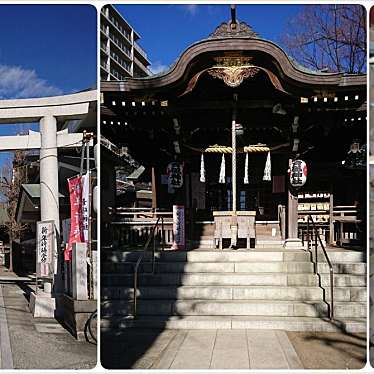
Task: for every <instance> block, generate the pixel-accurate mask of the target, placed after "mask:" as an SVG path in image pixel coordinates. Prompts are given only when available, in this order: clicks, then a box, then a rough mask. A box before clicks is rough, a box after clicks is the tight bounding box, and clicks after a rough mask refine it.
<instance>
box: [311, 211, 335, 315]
mask: <svg viewBox="0 0 374 374" xmlns="http://www.w3.org/2000/svg"><path fill="white" fill-rule="evenodd" d="M309 222H311V223H312V227H313V231H314V247H315V257H316V262H315V266H314V273H315V274H317V273H318V251H317V248H318V241H319V244H320V245H321V248H322V251H323V254H324V255H325V258H326V261H327V263H328V265H329V269H330V297H331V300H330V304H329V318H330V320H333V319H334V268H333V266H332V264H331V261H330V259H329V256H328V255H327V252H326V248H325V246H324V245H323V242H322V239H321V237H320V235H319V232H318V228H317V226H316V224H315V222H314V220H313V217H312V216H311V215H310V214H309V215H308V221H307V243H308V244H307V247H308V251H310V247H311V246H310V235H309ZM317 238H318V241H317ZM311 239H312V240H313V235H312V238H311ZM310 252H311V251H310Z"/></svg>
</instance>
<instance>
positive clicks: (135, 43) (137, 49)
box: [134, 42, 149, 61]
mask: <svg viewBox="0 0 374 374" xmlns="http://www.w3.org/2000/svg"><path fill="white" fill-rule="evenodd" d="M134 48H135V50H136V51H137V52H138V53H139V54H140V55H141V56H143V57H144V59H145V60H147V61H149V60H148V56H147V54H146V53H145V51H144V49H143V48H142V47H141V46H140V45H139V44H138V43H137V42H134Z"/></svg>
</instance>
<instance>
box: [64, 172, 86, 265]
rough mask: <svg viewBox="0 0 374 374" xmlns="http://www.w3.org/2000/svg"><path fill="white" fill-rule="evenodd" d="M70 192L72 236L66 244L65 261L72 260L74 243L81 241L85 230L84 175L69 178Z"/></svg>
mask: <svg viewBox="0 0 374 374" xmlns="http://www.w3.org/2000/svg"><path fill="white" fill-rule="evenodd" d="M68 184H69V194H70V236H69V242H68V243H67V245H66V248H65V252H64V258H65V261H70V260H71V251H72V249H73V243H81V242H82V241H83V240H84V239H83V232H82V229H81V222H82V177H81V176H76V177H74V178H70V179H68Z"/></svg>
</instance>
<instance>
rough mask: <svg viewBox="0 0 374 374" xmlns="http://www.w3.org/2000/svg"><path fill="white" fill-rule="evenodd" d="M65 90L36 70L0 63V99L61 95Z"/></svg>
mask: <svg viewBox="0 0 374 374" xmlns="http://www.w3.org/2000/svg"><path fill="white" fill-rule="evenodd" d="M62 93H63V91H62V90H61V89H59V88H58V87H55V86H53V85H50V84H49V83H48V82H47V81H46V80H44V79H42V78H39V77H38V75H37V73H36V72H35V70H29V69H23V68H22V67H20V66H9V65H1V64H0V99H22V98H29V97H30V98H31V97H43V96H54V95H61V94H62Z"/></svg>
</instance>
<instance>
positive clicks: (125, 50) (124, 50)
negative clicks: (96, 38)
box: [109, 33, 131, 60]
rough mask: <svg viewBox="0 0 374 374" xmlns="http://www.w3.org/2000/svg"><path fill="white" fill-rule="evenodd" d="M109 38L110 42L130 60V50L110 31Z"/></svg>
mask: <svg viewBox="0 0 374 374" xmlns="http://www.w3.org/2000/svg"><path fill="white" fill-rule="evenodd" d="M109 39H110V40H111V41H112V43H113V44H114V45H115V46H116V47H117V48H118V49H119V50H120V51H121V52H122V53H124V54H125V55H126V56H127V57H128V58H129V59H130V60H131V51H130V50H129V49H128V48H127V47H126V46H124V45H123V44H122V43H121V42H120V40H119V39H117V38H116V37H115V36H114V35H113V34H112V33H109Z"/></svg>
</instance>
